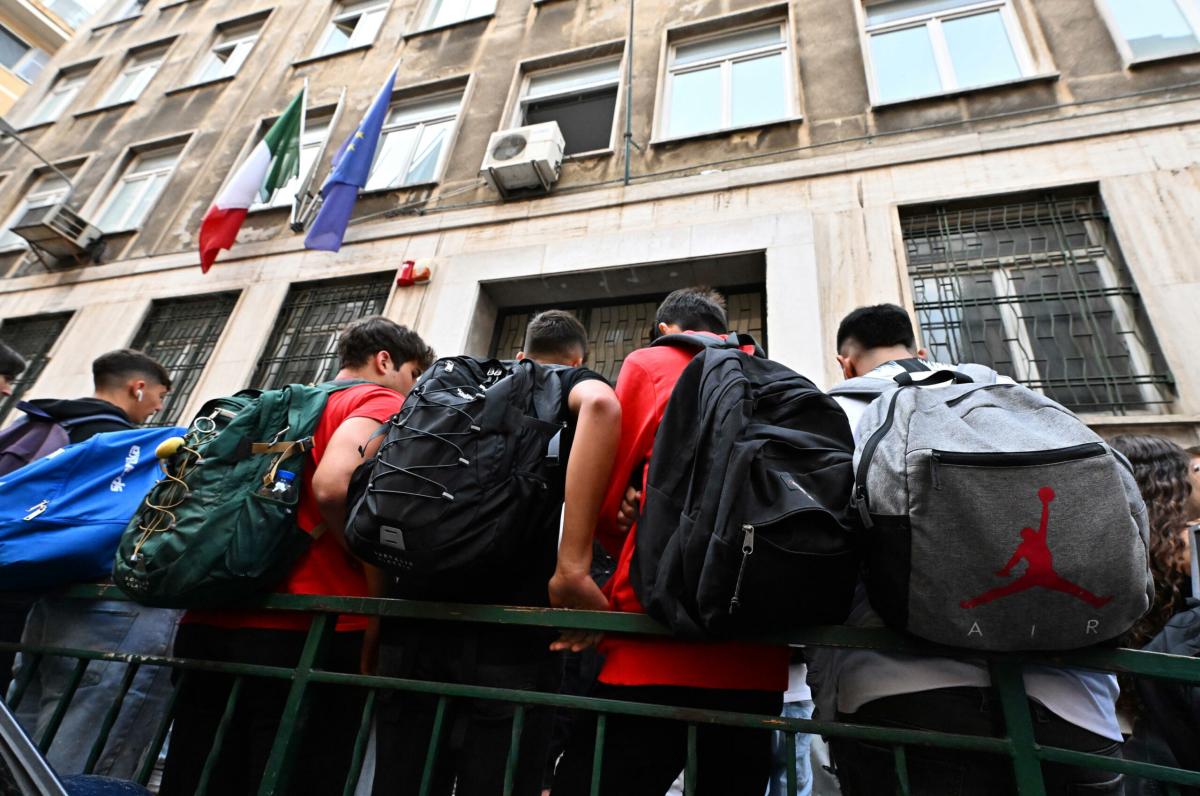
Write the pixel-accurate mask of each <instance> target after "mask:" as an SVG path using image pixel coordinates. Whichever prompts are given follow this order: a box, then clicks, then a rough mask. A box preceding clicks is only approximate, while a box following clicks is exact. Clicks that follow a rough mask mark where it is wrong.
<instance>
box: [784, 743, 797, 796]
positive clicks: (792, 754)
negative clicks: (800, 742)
mask: <svg viewBox="0 0 1200 796" xmlns="http://www.w3.org/2000/svg"><path fill="white" fill-rule="evenodd" d="M783 754H784V757H786V758H787V796H796V794H797V792H798V791H799V784H798V783H797V782H796V779H797V776H796V733H795V731H788V732H785V733H784V734H783Z"/></svg>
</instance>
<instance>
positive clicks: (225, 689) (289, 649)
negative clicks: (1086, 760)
mask: <svg viewBox="0 0 1200 796" xmlns="http://www.w3.org/2000/svg"><path fill="white" fill-rule="evenodd" d="M306 635H307V634H306V633H303V632H297V631H291V630H259V629H255V628H246V629H239V630H227V629H224V628H218V627H210V626H208V625H193V624H184V625H180V627H179V634H178V635H177V636H176V638H175V655H177V656H178V657H181V658H197V659H201V660H214V661H238V662H241V663H254V664H261V665H265V666H286V667H292V666H295V665H296V664H297V663H298V662H299V660H300V652H301V650H302V649H303V647H304V639H305V636H306ZM362 641H363V634H362V633H336V634H334V639H333V641H332V643H331V645H330V648H329V651H328V653H327V657H326V660H325V663H324V665H323V666H322V668H324V669H328V670H330V671H339V672H349V673H357V672H358V668H359V656H360V654H361V651H362ZM233 680H234V677H233V675H229V674H217V673H210V672H199V671H190V672H188V673H187V677H186V678H185V680H184V682H183V683H182V685H181V687H180V691H179V696H178V700H177V702H176V711H175V724H174V727H173V729H172V730H171V742H170V748H169V750H168V751H167V765H166V770H165V771H164V774H163V784H162V789H161V791H160V793H162V794H163V796H185V794H191V793H193V792H194V790H195V788H196V785H197V784H198V783H199V781H200V775H201V772H202V771H203V770H204V763H205V760H207V759H208V753H209V749H210V748H211V746H212V744H213V739H214V737H215V736H216V733H217V727H218V725H219V724H220V722H221V716H222V715H223V714H224V712H225V703H226V700H227V699H228V698H229V691H230V689H231V688H232V686H233ZM290 688H291V683H290V682H289V681H287V680H277V679H266V678H253V677H250V678H246V680H245V681H244V682H243V684H242V690H241V694H240V697H239V699H238V704H237V708H236V710H235V712H234V716H233V721H232V722H230V724H229V727H228V730H227V734H226V736H225V742H224V744H223V745H222V747H221V755H220V757H219V758H218V761H217V767H216V769H215V770H214V771H213V776H212V779H211V780H210V781H209V786H208V792H209V793H212V794H221V796H236V795H237V794H254V793H257V792H258V784H259V781H260V780H261V779H262V774H263V771H264V769H265V768H266V764H267V759H268V758H269V757H270V754H271V746H272V744H274V742H275V732H276V730H277V729H278V727H279V719H280V716H281V715H282V714H283V708H284V705H285V704H286V702H287V697H288V691H289V689H290ZM309 689H311V690H310V692H309V699H308V721H307V723H306V724H305V726H304V727H303V728H297V731H301V732H302V733H303V737H302V739H301V742H300V751H299V754H297V756H296V764H295V767H294V768H293V771H292V776H291V780H290V782H291V784H290V786H289V788H288V793H291V794H312V796H330V794H339V793H341V792H342V788H343V786H344V784H345V782H346V777H347V775H348V774H349V769H350V758H351V757H352V755H353V749H354V739H355V736H356V735H357V733H358V727H359V724H360V722H361V721H362V710H363V705H364V702H365V700H366V692H365V691H363V690H362V689H358V688H347V687H341V686H332V685H310V686H309Z"/></svg>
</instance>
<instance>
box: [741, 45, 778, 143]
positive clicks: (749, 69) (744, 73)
mask: <svg viewBox="0 0 1200 796" xmlns="http://www.w3.org/2000/svg"><path fill="white" fill-rule="evenodd" d="M732 68H733V88H732V92H731V93H732V97H731V100H732V103H733V107H732V109H731V118H730V124H732V125H733V126H734V127H740V126H742V125H746V124H754V123H756V122H766V121H771V120H772V119H782V118H784V117H785V116H787V113H788V111H787V88H786V85H787V84H786V82H785V80H784V72H783V70H784V62H783V53H776V54H774V55H768V56H767V57H765V58H755V59H753V60H750V61H736V62H734V64H733V67H732Z"/></svg>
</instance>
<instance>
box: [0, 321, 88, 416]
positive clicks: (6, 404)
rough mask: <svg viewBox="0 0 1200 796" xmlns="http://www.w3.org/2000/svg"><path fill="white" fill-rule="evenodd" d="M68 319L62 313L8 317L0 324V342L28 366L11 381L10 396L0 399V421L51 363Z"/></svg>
mask: <svg viewBox="0 0 1200 796" xmlns="http://www.w3.org/2000/svg"><path fill="white" fill-rule="evenodd" d="M69 320H71V313H69V312H64V313H59V314H56V315H33V316H30V317H28V318H9V319H7V320H5V321H0V342H3V343H5V344H6V345H8V346H9V347H10V348H12V349H13V350H14V351H16V352H17V353H18V354H20V355H21V356H23V357H25V360H26V361H27V362H28V363H29V365H28V366H27V367H26V368H25V371H24V372H23V373H22V374H21V375H20V376H18V377H17V378H16V380H14V381H13V385H12V387H13V393H12V395H11V396H9V397H8V398H4V399H0V421H3V420H4V418H5V417H7V416H8V413H9V411H10V410H11V409H12V408H13V407H14V406H16V405H17V401H19V400H21V396H23V395H24V394H25V393H26V392H28V391H29V388H30V387H32V386H33V384H34V382H36V381H37V380H38V376H41V375H42V371H43V370H44V369H45V367H46V363H47V362H49V361H50V349H51V348H53V347H54V343H55V341H56V340H58V336H59V335H60V334H62V332H63V329H65V328H66V326H67V321H69Z"/></svg>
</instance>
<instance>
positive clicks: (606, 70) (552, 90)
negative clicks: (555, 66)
mask: <svg viewBox="0 0 1200 796" xmlns="http://www.w3.org/2000/svg"><path fill="white" fill-rule="evenodd" d="M620 69H621V64H620V62H619V61H604V62H602V63H598V64H587V65H585V66H579V67H576V68H574V69H564V70H561V71H558V72H550V73H544V72H543V73H541V74H535V75H532V76H531V77H530V78H529V90H528V91H527V92H526V93H525V96H526V97H529V98H530V99H534V98H537V97H546V96H549V95H551V94H562V93H566V92H569V91H577V90H579V89H582V88H590V87H593V86H599V85H604V84H607V83H613V82H616V80H617V79H618V77H620Z"/></svg>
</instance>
